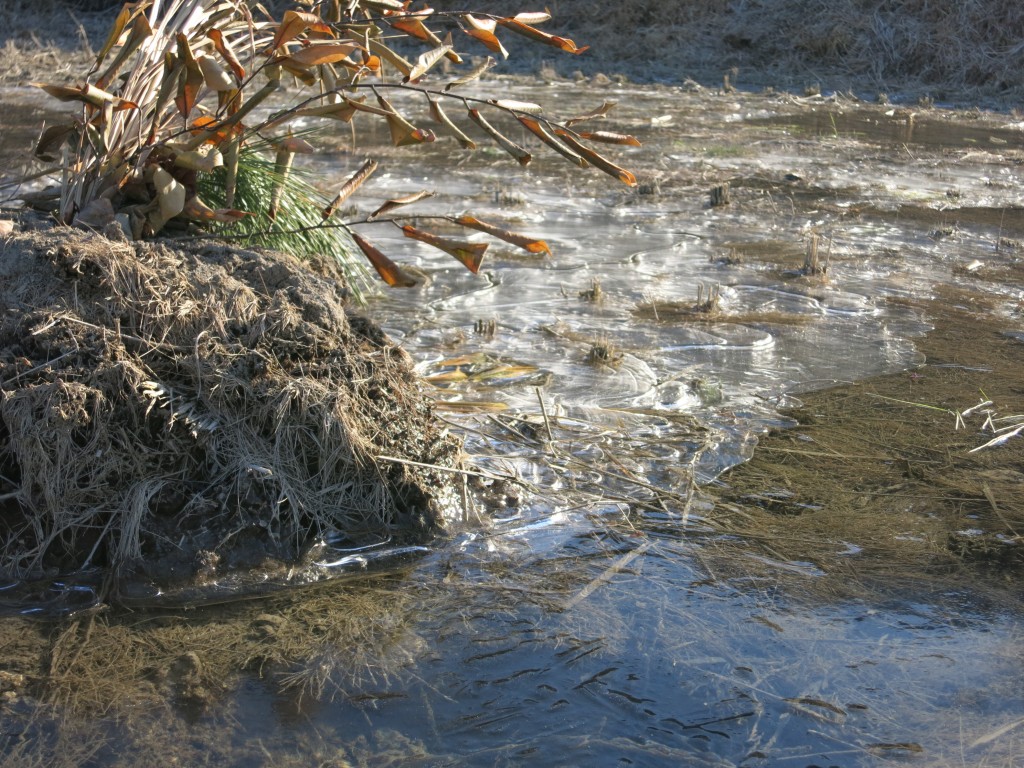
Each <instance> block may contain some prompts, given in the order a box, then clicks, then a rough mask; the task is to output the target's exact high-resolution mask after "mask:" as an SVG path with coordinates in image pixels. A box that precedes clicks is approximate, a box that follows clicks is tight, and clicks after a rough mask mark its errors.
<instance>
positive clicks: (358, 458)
mask: <svg viewBox="0 0 1024 768" xmlns="http://www.w3.org/2000/svg"><path fill="white" fill-rule="evenodd" d="M26 228H28V227H26ZM345 298H346V290H345V288H344V285H343V284H342V282H341V279H340V277H339V272H338V270H337V269H336V267H335V265H334V264H333V262H332V261H331V260H329V259H323V260H321V261H319V262H317V263H313V264H309V265H306V264H302V263H299V262H297V261H295V260H294V259H292V258H291V257H289V256H285V255H282V254H277V253H261V252H255V251H247V250H240V249H236V248H230V247H227V246H225V245H222V244H218V243H214V242H212V241H204V242H199V243H195V244H191V245H189V247H187V248H183V247H182V246H181V245H179V244H175V243H172V242H170V241H167V242H152V243H128V242H124V241H116V240H109V239H106V238H105V237H103V236H101V235H98V234H91V233H85V232H78V231H72V230H68V229H59V230H58V229H49V230H37V231H23V232H21V233H16V234H13V235H12V236H10V237H8V238H7V239H6V240H4V241H0V307H2V308H3V316H2V318H0V573H3V574H6V575H9V576H15V577H18V578H37V577H52V575H53V574H54V573H56V572H61V573H63V572H68V571H73V570H77V569H81V568H85V567H90V566H92V567H99V568H101V569H104V570H106V571H108V572H110V573H112V574H114V575H116V576H118V577H128V576H133V577H140V576H141V577H145V578H147V579H149V578H153V579H157V580H159V581H161V582H176V583H182V582H185V583H190V582H195V581H196V580H200V581H201V580H202V579H209V578H214V577H216V576H217V575H218V574H223V573H224V572H227V571H233V570H236V569H248V568H263V569H265V568H268V567H271V566H283V565H286V564H288V563H293V562H295V561H296V560H298V559H300V558H301V557H302V555H303V552H304V550H305V549H307V548H308V547H309V546H311V544H312V543H313V542H315V541H317V540H318V539H319V538H321V537H323V536H327V535H332V536H333V537H334V541H335V543H338V542H340V543H341V545H343V546H365V545H368V544H375V543H379V542H382V541H385V540H390V541H391V542H393V543H396V544H397V543H409V542H417V541H422V540H424V539H425V538H427V537H429V536H430V535H431V534H432V533H433V532H435V531H436V529H437V528H438V526H439V525H440V524H441V522H442V518H443V511H444V507H445V505H446V504H448V503H450V502H449V501H447V500H448V499H450V498H453V497H454V496H453V494H452V479H451V478H452V477H454V475H453V474H452V473H450V472H444V471H442V470H440V469H438V468H436V467H452V466H454V465H455V464H456V463H457V462H458V460H459V446H458V444H457V442H456V441H455V440H454V439H453V438H450V437H448V436H447V432H446V431H445V430H443V428H442V426H441V425H439V423H438V422H437V421H436V420H435V419H434V417H433V414H432V411H431V407H430V404H429V402H428V401H427V400H426V399H425V397H424V396H423V394H422V393H421V392H420V390H419V386H418V382H417V379H416V377H415V376H414V374H413V371H412V365H411V361H410V359H409V358H408V356H407V355H406V354H405V352H404V351H403V350H401V349H400V348H398V347H397V346H395V345H394V344H393V343H392V342H390V341H389V340H388V338H387V337H386V336H385V335H384V333H383V332H382V331H381V330H380V329H379V328H377V327H376V326H374V325H373V324H372V323H370V322H369V321H368V320H366V319H364V318H362V317H359V316H358V315H356V314H354V313H352V312H350V311H349V309H348V307H347V306H346V303H345ZM382 457H387V458H382ZM396 458H397V459H398V461H395V460H394V459H396ZM408 462H415V463H419V464H422V465H435V468H432V469H428V468H426V467H421V466H414V465H412V464H409V463H408Z"/></svg>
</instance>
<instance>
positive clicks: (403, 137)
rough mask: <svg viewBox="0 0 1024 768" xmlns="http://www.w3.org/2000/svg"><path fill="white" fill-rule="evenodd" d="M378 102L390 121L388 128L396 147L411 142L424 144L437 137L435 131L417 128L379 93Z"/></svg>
mask: <svg viewBox="0 0 1024 768" xmlns="http://www.w3.org/2000/svg"><path fill="white" fill-rule="evenodd" d="M377 103H378V104H380V106H381V109H382V110H384V118H385V119H386V120H387V121H388V129H389V130H390V131H391V143H392V144H394V145H395V146H396V147H405V146H408V145H410V144H422V143H423V142H425V141H434V139H436V138H437V137H436V136H435V135H434V132H433V131H431V130H428V129H426V128H417V127H416V126H415V125H413V124H412V123H410V122H409V121H408V120H406V119H405V118H404V117H402V116H401V115H400V114H398V113H397V112H396V111H395V108H394V107H392V106H391V103H390V102H389V101H388V100H387V99H385V98H384V97H383V96H381V95H380V94H379V93H378V94H377Z"/></svg>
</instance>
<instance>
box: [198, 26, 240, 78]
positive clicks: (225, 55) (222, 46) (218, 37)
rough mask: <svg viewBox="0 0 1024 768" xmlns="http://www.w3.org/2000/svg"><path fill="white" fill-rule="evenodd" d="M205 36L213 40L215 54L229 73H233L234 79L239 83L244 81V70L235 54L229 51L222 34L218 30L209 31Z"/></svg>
mask: <svg viewBox="0 0 1024 768" xmlns="http://www.w3.org/2000/svg"><path fill="white" fill-rule="evenodd" d="M206 36H207V37H208V38H210V39H211V40H213V47H214V48H216V49H217V53H219V54H220V57H221V58H222V59H224V62H225V63H226V64H227V65H228V66H229V67H230V68H231V71H232V72H234V73H235V77H237V78H238V79H239V81H242V80H245V68H244V67H242V65H241V64H240V63H239V61H238V57H237V56H235V52H234V51H233V50H231V46H230V45H228V42H227V41H226V40H225V39H224V33H223V32H221V31H220V30H219V29H211V30H210V31H209V32H207V33H206Z"/></svg>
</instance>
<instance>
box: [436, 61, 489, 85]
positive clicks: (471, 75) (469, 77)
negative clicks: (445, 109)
mask: <svg viewBox="0 0 1024 768" xmlns="http://www.w3.org/2000/svg"><path fill="white" fill-rule="evenodd" d="M495 63H496V62H495V61H494V58H493V57H491V56H488V57H487V58H486V59H484V60H483V61H482V62H481V63H480V64H478V65H477V66H476V67H475V68H474V69H473V70H472V71H470V72H467V73H466V74H465V75H463V76H462V77H460V78H458V79H456V80H452V81H451V82H450V83H448V85H446V86H445V87H444V89H445V90H446V91H450V90H451V89H452V88H458V87H459V86H460V85H465V84H466V83H470V82H472V81H474V80H476V79H478V78H479V77H480V76H481V75H483V73H484V72H486V71H487V70H488V69H490V68H491V67H493V66H494V65H495Z"/></svg>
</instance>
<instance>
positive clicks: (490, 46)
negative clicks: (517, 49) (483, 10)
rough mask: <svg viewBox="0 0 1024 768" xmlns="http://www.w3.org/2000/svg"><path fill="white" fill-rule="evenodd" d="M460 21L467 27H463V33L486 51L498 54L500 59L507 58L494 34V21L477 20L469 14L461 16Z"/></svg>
mask: <svg viewBox="0 0 1024 768" xmlns="http://www.w3.org/2000/svg"><path fill="white" fill-rule="evenodd" d="M462 20H463V21H465V22H466V23H467V24H468V25H469V27H468V28H466V27H463V31H464V32H465V33H466V34H467V35H469V36H470V37H474V38H476V39H477V40H479V41H480V42H481V43H483V44H484V46H486V48H487V50H489V51H494V52H495V53H500V54H501V58H503V59H507V58H508V51H506V50H505V46H503V45H502V44H501V40H499V39H498V36H497V35H495V34H494V30H495V29H496V28H497V22H496V21H495V20H494V19H478V18H477V17H476V16H473V15H472V14H469V13H464V14H463V15H462Z"/></svg>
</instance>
